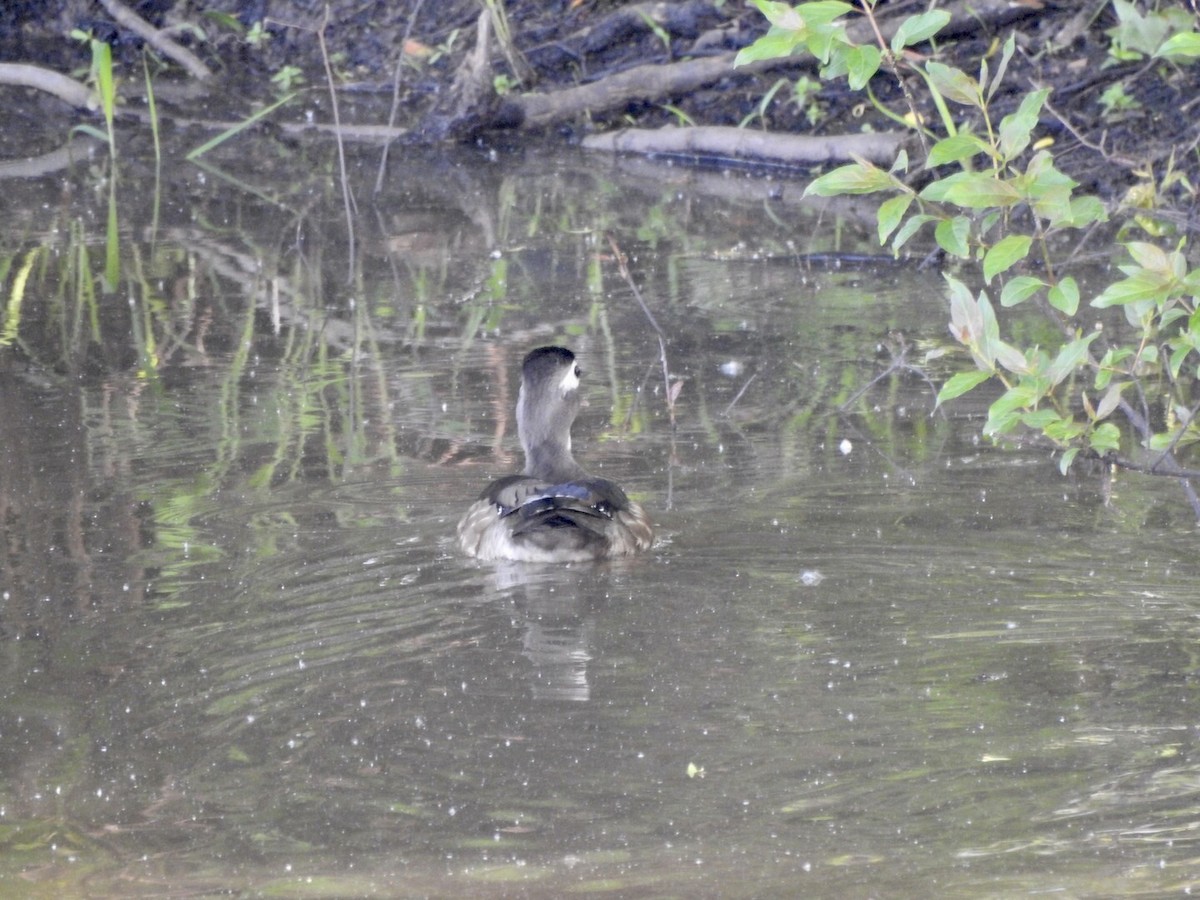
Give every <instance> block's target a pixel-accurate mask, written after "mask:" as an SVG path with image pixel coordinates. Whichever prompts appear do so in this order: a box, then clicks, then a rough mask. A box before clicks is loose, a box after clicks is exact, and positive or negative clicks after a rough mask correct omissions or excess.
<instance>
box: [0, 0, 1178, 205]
mask: <svg viewBox="0 0 1200 900" xmlns="http://www.w3.org/2000/svg"><path fill="white" fill-rule="evenodd" d="M481 8H482V7H481V5H480V4H479V3H478V2H477V0H446V2H437V3H434V2H425V0H406V2H399V3H397V2H385V0H377V2H361V0H354V2H349V0H341V2H334V3H331V4H326V3H325V2H323V0H321V2H318V0H260V2H256V3H250V4H247V3H241V2H233V0H223V2H214V3H200V2H182V0H149V2H143V3H129V4H127V5H125V6H122V5H121V4H119V3H117V0H104V2H103V3H93V2H84V0H52V2H48V3H47V2H34V0H18V2H16V3H13V4H9V7H8V14H7V16H6V17H5V18H4V19H3V21H0V58H3V59H5V60H8V61H12V62H23V63H33V64H37V65H39V66H42V67H45V68H46V69H50V70H54V71H57V72H62V73H70V72H72V71H74V70H78V69H79V67H80V66H86V64H87V62H88V59H89V50H88V48H87V46H86V45H85V44H83V43H80V42H79V41H77V40H73V39H71V38H70V37H69V35H70V33H71V32H72V30H73V29H79V30H83V31H87V32H89V33H91V34H93V35H95V36H96V37H99V38H102V39H104V40H106V41H108V42H109V43H110V44H112V46H113V48H114V54H115V59H116V65H117V68H118V72H119V75H120V76H121V77H122V79H123V81H122V85H123V87H122V94H123V95H124V96H125V97H126V99H127V108H128V109H129V110H130V111H136V110H137V109H138V108H140V107H139V104H140V101H139V95H140V94H141V93H143V92H144V89H143V88H142V86H141V84H142V81H143V75H142V60H143V58H144V57H147V56H148V57H149V58H151V59H152V63H151V66H152V72H153V73H154V78H155V80H156V84H157V85H159V90H160V101H161V112H162V114H163V115H165V116H166V117H168V118H172V117H173V118H175V119H177V120H178V121H182V122H194V121H201V122H203V120H204V119H205V113H206V112H207V111H208V110H209V109H211V108H214V107H216V106H217V104H216V103H215V102H214V101H218V100H219V101H220V107H222V113H223V114H224V115H232V116H234V117H235V118H236V114H237V109H238V107H239V104H240V105H241V108H242V109H243V110H244V114H246V115H248V114H249V113H250V111H251V110H252V109H253V108H254V105H255V104H261V103H264V102H267V101H270V100H272V99H274V98H275V97H276V96H278V95H279V93H280V92H281V91H284V90H287V89H293V90H295V89H298V90H300V91H302V92H305V93H304V94H302V96H303V97H304V102H303V106H304V109H306V110H310V109H313V108H314V107H315V108H317V109H318V111H319V112H320V114H322V115H324V116H326V117H327V121H331V120H332V115H331V113H332V110H331V103H330V101H329V100H328V99H327V97H326V96H325V95H326V88H325V81H326V61H328V63H329V70H330V71H331V72H332V74H333V77H334V80H335V82H336V83H337V85H338V92H339V93H338V96H339V97H340V98H341V101H342V103H341V105H342V109H341V110H340V112H341V118H340V120H341V123H342V125H343V126H345V127H346V128H347V133H348V134H349V135H350V136H351V137H352V138H355V139H364V140H375V141H378V140H388V139H395V138H403V139H404V140H409V141H420V142H438V141H483V142H487V141H495V140H512V139H513V137H514V135H515V136H516V139H518V140H524V139H525V136H536V137H537V138H538V139H549V140H555V141H557V140H566V141H575V140H579V139H582V138H583V137H584V136H586V135H590V134H595V133H598V132H606V131H611V130H614V129H616V128H620V127H626V126H636V127H641V128H657V127H662V126H667V125H675V124H680V123H688V124H697V125H721V126H731V125H732V126H743V127H750V128H753V129H761V130H766V131H770V132H777V133H785V134H804V135H811V136H817V137H823V138H828V137H832V136H837V135H843V134H857V133H860V132H863V131H879V132H888V131H896V130H897V129H898V126H897V124H896V122H895V121H893V120H892V119H890V118H888V117H887V116H886V115H884V113H883V112H882V111H881V109H880V108H878V107H876V106H875V105H873V104H872V103H870V102H868V101H867V100H866V99H865V98H864V97H863V95H862V94H861V93H853V92H851V91H850V90H849V89H848V87H847V86H846V83H845V80H844V79H838V80H834V81H829V82H821V81H819V80H818V78H817V73H816V71H815V68H814V66H813V64H812V62H811V60H805V59H803V58H799V57H796V58H792V59H789V60H786V61H775V62H771V63H769V64H759V65H755V66H750V67H742V68H737V69H735V68H734V66H733V57H734V54H735V53H736V51H737V50H738V49H740V48H742V47H745V46H747V45H748V44H750V43H751V42H752V41H753V40H754V39H755V38H757V37H758V36H760V35H761V34H763V33H764V32H765V30H766V27H767V23H766V20H765V19H764V18H763V17H762V15H761V14H760V13H759V12H758V11H757V9H755V8H753V7H751V6H748V5H745V6H744V5H740V4H738V5H734V4H730V3H722V4H718V3H716V2H711V0H679V2H649V3H647V2H643V3H617V2H579V0H561V2H552V3H546V2H541V0H511V2H509V3H507V4H506V5H505V13H506V15H505V16H504V17H503V18H496V17H489V16H487V15H481ZM946 8H947V9H948V10H950V11H952V12H954V13H955V14H956V15H955V18H954V20H953V21H952V23H951V26H949V27H948V28H947V29H945V30H944V31H943V33H942V34H941V35H939V41H938V44H937V47H936V54H937V56H938V58H939V59H941V60H944V61H946V62H948V63H950V64H952V65H955V66H957V67H959V68H961V69H963V70H964V71H966V72H976V71H977V70H978V68H979V65H980V61H981V60H983V59H985V58H990V59H992V60H993V61H994V60H995V59H996V52H997V47H998V46H999V43H1000V41H1001V40H1002V39H1003V38H1004V37H1005V36H1007V34H1009V33H1010V32H1013V31H1015V33H1016V35H1017V40H1018V46H1019V52H1018V53H1017V54H1016V56H1015V57H1014V58H1013V60H1012V63H1011V65H1010V66H1009V70H1008V73H1007V76H1006V79H1005V82H1004V85H1003V87H1002V88H1001V90H1000V91H999V93H998V94H997V95H996V97H995V98H994V99H993V107H994V112H995V118H996V119H997V120H998V119H999V117H1001V116H1003V115H1004V114H1005V113H1007V112H1009V111H1010V110H1011V109H1013V108H1015V106H1016V104H1017V102H1019V99H1020V97H1021V96H1022V95H1023V94H1024V92H1026V91H1028V90H1030V89H1032V88H1033V87H1037V86H1049V87H1052V88H1053V93H1052V95H1051V101H1050V105H1049V106H1048V108H1047V109H1046V111H1045V112H1044V113H1043V117H1042V121H1041V122H1040V125H1039V131H1040V133H1041V136H1042V137H1043V138H1045V139H1050V140H1053V141H1054V144H1055V150H1056V157H1057V159H1058V160H1059V164H1060V166H1061V167H1062V168H1064V169H1065V170H1066V171H1068V172H1069V173H1070V174H1071V175H1072V176H1073V177H1075V178H1076V179H1078V180H1079V181H1080V182H1081V183H1082V185H1083V187H1084V189H1085V190H1088V191H1094V192H1097V193H1099V194H1100V195H1101V196H1104V197H1106V198H1108V199H1117V198H1120V197H1122V196H1124V195H1125V194H1126V192H1127V191H1128V190H1129V188H1130V187H1131V186H1133V185H1135V184H1138V183H1145V182H1147V181H1149V180H1153V181H1154V182H1156V183H1157V182H1160V181H1161V180H1162V179H1163V178H1164V175H1166V174H1167V172H1168V168H1169V167H1170V168H1171V170H1172V171H1174V172H1175V173H1177V174H1178V175H1181V176H1184V177H1185V178H1186V180H1184V179H1183V178H1179V179H1176V180H1175V181H1174V182H1173V184H1172V185H1169V186H1168V190H1167V191H1166V192H1165V197H1163V196H1160V198H1159V200H1160V202H1162V200H1163V199H1166V200H1169V201H1173V202H1175V203H1177V204H1180V205H1183V206H1188V205H1190V202H1191V198H1190V192H1189V188H1188V185H1189V184H1190V185H1195V184H1200V167H1198V165H1197V162H1196V154H1195V153H1194V152H1190V151H1194V150H1195V144H1196V142H1197V140H1198V133H1197V126H1196V124H1195V121H1196V120H1195V109H1194V107H1195V106H1196V104H1197V103H1200V99H1197V98H1200V66H1197V65H1195V64H1192V65H1186V66H1178V65H1173V64H1169V63H1165V62H1162V61H1148V60H1146V59H1145V58H1144V57H1143V58H1141V59H1129V60H1127V61H1120V60H1118V59H1117V58H1116V56H1115V55H1114V54H1113V53H1112V52H1111V48H1112V45H1113V38H1112V36H1111V34H1110V33H1109V32H1110V31H1111V30H1112V29H1114V28H1115V27H1116V25H1117V17H1116V13H1115V11H1114V9H1113V7H1112V5H1111V4H1110V3H1107V2H1105V3H1099V4H1096V3H1093V4H1088V6H1087V8H1086V9H1083V10H1081V9H1080V8H1079V5H1078V4H1076V3H1067V2H1061V3H1046V4H1041V3H1037V4H1034V3H1025V4H1009V3H999V2H991V0H981V2H977V3H973V4H971V5H970V6H969V7H968V6H966V5H963V6H961V7H959V6H956V5H954V4H949V5H947V6H946ZM327 9H328V15H327V14H326V10H327ZM915 11H917V10H916V9H915V7H913V6H912V5H911V4H905V3H881V4H880V5H879V7H878V14H879V17H880V21H881V24H882V25H883V27H884V29H885V31H886V29H887V28H888V27H895V24H896V23H898V22H899V21H900V20H902V19H903V18H905V17H906V16H908V15H911V14H912V13H913V12H915ZM138 22H142V23H145V27H141V26H139V25H138V24H137V23H138ZM854 28H861V29H862V31H861V34H854V31H853V29H854ZM851 31H852V35H853V36H854V37H855V39H856V40H861V41H863V42H868V41H871V40H872V35H871V34H870V33H869V32H868V31H867V29H866V25H865V23H859V24H856V25H852V26H851ZM168 42H169V43H168ZM173 48H178V49H179V51H180V53H179V54H176V52H175V50H174V49H173ZM918 49H919V50H920V52H922V53H932V52H934V49H933V48H930V47H928V46H923V47H920V48H918ZM184 53H186V54H187V55H189V56H191V57H193V58H194V59H195V61H196V64H195V65H193V64H192V63H190V62H189V61H188V59H187V58H186V57H185V56H183V54H184ZM281 73H282V75H281ZM289 73H290V74H289ZM905 77H906V78H907V79H908V80H909V81H910V86H911V87H912V93H913V95H914V96H915V97H916V98H917V99H918V103H921V102H922V101H921V98H923V97H927V96H928V92H927V91H926V90H924V89H923V85H922V84H921V83H920V80H919V77H918V76H917V75H916V74H915V73H914V72H912V71H911V70H909V71H908V72H907V74H906V75H905ZM185 81H186V82H190V83H192V84H196V85H199V87H198V88H195V89H192V90H189V91H187V92H183V93H179V92H176V91H173V90H171V83H172V82H185ZM871 87H872V90H873V91H874V94H875V96H876V98H877V99H878V103H879V105H880V106H882V107H885V108H887V109H890V110H892V111H894V112H896V113H898V114H900V113H903V112H904V102H903V96H902V93H901V90H900V87H899V85H898V83H897V81H896V79H895V78H894V77H893V76H892V75H890V74H888V73H887V72H886V71H881V72H880V73H879V74H878V75H876V76H875V78H874V79H873V80H872V82H871ZM3 94H4V96H5V98H6V106H7V107H8V111H9V114H10V117H11V118H12V119H13V121H14V124H16V125H17V126H18V127H17V128H15V129H11V130H9V133H8V136H7V137H5V138H4V146H3V147H2V148H0V150H2V151H3V152H4V154H5V155H9V156H11V155H14V154H19V153H21V152H23V149H22V146H21V143H22V140H23V136H24V135H27V134H30V133H33V132H36V131H40V130H41V129H44V127H45V124H46V122H47V121H49V122H52V123H58V122H61V123H62V124H68V125H69V124H72V123H74V122H75V121H77V120H78V119H79V117H80V116H81V115H86V114H85V113H81V112H80V111H78V110H76V109H71V108H70V106H69V104H68V102H65V101H64V100H62V99H59V98H58V97H47V96H46V95H45V94H44V93H43V92H40V91H38V90H35V89H33V88H29V87H5V88H3ZM230 97H233V98H235V101H236V102H235V103H234V104H233V110H232V111H230V110H229V109H228V105H229V104H228V101H229V99H230ZM764 98H767V99H766V100H765V101H764ZM76 105H78V104H76ZM140 105H142V106H144V104H140ZM300 105H301V104H293V107H292V108H291V110H290V111H289V108H288V107H284V108H283V109H281V110H280V111H279V112H278V113H276V114H275V115H274V116H273V121H275V122H277V123H285V124H286V123H287V122H288V119H289V116H291V117H292V118H293V120H294V122H295V123H299V122H300V120H301V115H302V112H301V109H300ZM954 111H955V113H956V115H958V116H959V117H960V119H961V121H962V122H963V123H966V124H968V125H975V126H978V125H979V123H972V121H971V118H972V117H971V113H970V111H969V110H967V109H965V108H963V107H956V108H955V110H954ZM921 112H922V114H923V115H925V116H926V117H927V119H928V120H929V121H936V120H937V111H936V109H934V107H933V105H932V104H931V103H926V104H925V107H924V108H923V109H922V110H921ZM91 115H94V112H93V113H91ZM213 124H214V127H215V124H216V123H213ZM21 126H24V127H21ZM1147 173H1152V174H1151V176H1150V178H1148V177H1147ZM1160 186H1161V185H1160Z"/></svg>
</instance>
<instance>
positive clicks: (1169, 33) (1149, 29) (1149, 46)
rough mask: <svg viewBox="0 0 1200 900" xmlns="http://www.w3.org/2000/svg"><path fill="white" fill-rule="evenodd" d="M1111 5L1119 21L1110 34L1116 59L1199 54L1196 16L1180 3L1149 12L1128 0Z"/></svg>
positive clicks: (1115, 0) (1179, 59) (1182, 57)
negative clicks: (1144, 12)
mask: <svg viewBox="0 0 1200 900" xmlns="http://www.w3.org/2000/svg"><path fill="white" fill-rule="evenodd" d="M1112 6H1113V11H1114V12H1116V14H1117V25H1116V27H1114V28H1110V29H1109V30H1108V32H1107V34H1108V36H1109V37H1110V38H1112V44H1111V45H1110V46H1109V48H1108V52H1109V55H1110V56H1112V58H1113V59H1114V60H1115V61H1118V62H1128V61H1133V60H1139V59H1143V58H1144V57H1147V56H1153V57H1160V58H1163V59H1170V60H1173V61H1177V62H1183V61H1187V60H1189V59H1195V58H1196V57H1197V56H1200V35H1198V34H1195V33H1194V32H1193V31H1192V27H1193V26H1194V25H1195V24H1196V20H1195V18H1194V17H1193V15H1192V14H1191V13H1189V12H1188V11H1187V10H1185V9H1183V8H1182V7H1181V6H1180V7H1177V8H1172V9H1162V10H1154V11H1152V12H1149V13H1147V14H1146V15H1142V14H1141V13H1140V12H1138V9H1137V7H1136V6H1134V5H1133V4H1132V3H1130V2H1129V0H1112Z"/></svg>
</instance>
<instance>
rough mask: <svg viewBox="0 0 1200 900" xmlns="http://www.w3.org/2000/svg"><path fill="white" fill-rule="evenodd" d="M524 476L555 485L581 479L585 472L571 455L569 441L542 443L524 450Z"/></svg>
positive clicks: (568, 439)
mask: <svg viewBox="0 0 1200 900" xmlns="http://www.w3.org/2000/svg"><path fill="white" fill-rule="evenodd" d="M525 474H526V475H529V476H530V477H532V478H538V479H542V480H544V481H549V482H552V483H555V484H561V483H562V482H564V481H574V480H575V479H577V478H582V477H583V476H584V475H585V474H587V473H586V472H584V470H583V467H582V466H580V465H579V463H577V462H575V457H574V456H572V455H571V439H570V437H568V438H567V442H566V443H565V444H564V443H562V442H560V441H542V442H540V443H538V444H535V445H533V446H527V447H526V448H525Z"/></svg>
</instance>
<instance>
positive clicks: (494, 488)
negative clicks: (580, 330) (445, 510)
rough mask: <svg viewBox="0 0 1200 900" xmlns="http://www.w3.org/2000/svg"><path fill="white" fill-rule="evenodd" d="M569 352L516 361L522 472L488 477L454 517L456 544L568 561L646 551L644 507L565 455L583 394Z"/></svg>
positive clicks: (543, 352) (493, 553)
mask: <svg viewBox="0 0 1200 900" xmlns="http://www.w3.org/2000/svg"><path fill="white" fill-rule="evenodd" d="M581 374H582V372H581V370H580V368H579V365H578V363H576V362H575V354H574V353H572V352H571V351H570V350H567V349H566V348H564V347H538V348H537V349H536V350H533V351H531V352H530V353H529V355H528V356H526V357H525V362H524V363H523V364H522V366H521V391H520V393H519V394H518V396H517V433H518V435H519V436H520V438H521V447H522V448H523V449H524V450H525V471H524V473H523V474H520V475H508V476H505V477H504V478H500V479H498V480H496V481H493V482H492V483H491V484H490V485H488V487H487V489H486V490H485V491H484V492H483V493H482V494H480V495H479V499H478V500H476V501H475V503H474V504H472V505H471V508H470V509H468V510H467V514H466V515H465V516H463V518H462V521H461V522H459V523H458V542H459V544H460V546H461V547H462V548H463V550H464V551H465V552H466V553H467V554H469V555H471V556H476V557H478V558H480V559H513V560H522V561H526V562H574V561H581V560H595V559H608V558H610V557H614V556H625V555H627V554H630V553H637V552H638V551H641V550H645V549H647V548H648V547H649V546H650V544H651V543H652V542H653V540H654V529H653V528H652V527H651V525H650V520H649V519H648V518H647V516H646V512H645V510H643V509H642V507H641V506H640V505H639V504H638V503H636V502H634V501H633V500H630V499H629V498H628V497H627V496H625V492H624V491H623V490H621V488H620V486H619V485H617V484H615V483H614V482H611V481H609V480H608V479H607V478H597V477H596V476H594V475H589V474H588V473H587V472H585V471H584V469H583V467H582V466H580V465H579V463H577V462H575V457H574V456H572V455H571V425H572V424H574V422H575V416H576V415H577V414H578V413H579V408H580V407H581V406H583V398H582V397H581V396H580V394H579V378H580V375H581Z"/></svg>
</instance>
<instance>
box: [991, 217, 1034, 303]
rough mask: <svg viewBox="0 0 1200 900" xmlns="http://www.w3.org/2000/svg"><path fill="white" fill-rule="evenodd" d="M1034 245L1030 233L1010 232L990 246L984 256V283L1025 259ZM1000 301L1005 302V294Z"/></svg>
mask: <svg viewBox="0 0 1200 900" xmlns="http://www.w3.org/2000/svg"><path fill="white" fill-rule="evenodd" d="M1032 245H1033V238H1031V237H1030V236H1029V235H1027V234H1010V235H1009V236H1008V237H1006V238H1001V239H1000V240H999V241H997V242H996V243H995V244H994V245H993V246H991V247H990V248H988V251H987V253H986V254H985V255H984V257H983V281H984V283H985V284H988V283H990V282H991V280H992V279H993V278H994V277H995V276H997V275H999V274H1000V273H1001V272H1006V271H1008V269H1010V268H1012V267H1013V266H1014V265H1015V264H1016V263H1018V262H1020V261H1021V260H1023V259H1024V258H1025V257H1026V256H1028V255H1029V248H1030V247H1031V246H1032ZM1000 303H1001V305H1003V304H1004V299H1003V295H1001V299H1000Z"/></svg>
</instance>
